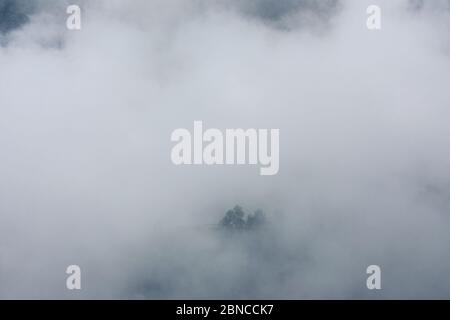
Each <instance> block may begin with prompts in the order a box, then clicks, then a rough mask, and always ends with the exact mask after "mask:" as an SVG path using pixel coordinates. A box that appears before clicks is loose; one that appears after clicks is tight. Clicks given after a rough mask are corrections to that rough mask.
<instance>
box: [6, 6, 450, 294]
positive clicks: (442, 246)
mask: <svg viewBox="0 0 450 320" xmlns="http://www.w3.org/2000/svg"><path fill="white" fill-rule="evenodd" d="M30 2H31V1H21V0H0V284H1V285H0V298H4V299H10V298H25V299H28V298H44V299H47V298H68V299H78V298H95V299H97V298H120V299H122V298H123V299H125V298H179V299H183V298H239V299H240V298H243V299H244V298H245V299H259V298H289V299H301V298H324V299H328V298H338V299H340V298H351V299H378V298H403V299H406V298H426V299H428V298H450V282H449V281H448V280H447V275H448V272H449V270H450V232H449V230H450V166H449V163H450V149H449V146H450V126H449V123H450V122H449V119H450V108H449V106H450V94H449V91H448V84H449V82H450V72H449V70H450V4H449V2H448V1H446V0H439V1H437V0H436V1H435V0H429V1H426V0H423V1H419V0H414V1H407V0H378V1H375V2H377V3H376V4H377V5H379V6H380V7H381V8H382V29H381V30H379V31H369V30H368V29H367V27H366V19H367V14H366V8H367V7H368V6H369V5H371V4H374V3H373V2H374V1H366V0H323V1H310V0H278V1H275V0H274V1H271V0H241V1H238V0H232V1H225V0H212V1H208V0H150V1H149V0H134V1H125V0H92V1H87V0H84V1H81V0H79V1H70V2H69V1H51V0H40V1H33V2H32V3H33V4H30ZM74 2H77V3H78V4H79V5H80V6H81V8H82V29H81V30H79V31H69V30H67V28H66V18H67V14H66V6H67V5H68V4H72V3H74ZM196 120H201V121H203V124H204V126H206V127H210V128H219V129H223V130H225V129H226V128H268V129H270V128H277V129H280V170H279V173H278V174H277V175H274V176H260V175H259V174H258V169H257V168H256V167H254V166H250V165H239V166H233V165H229V166H227V165H224V166H219V165H217V166H195V165H192V166H175V165H174V164H173V163H172V162H171V160H170V152H171V149H172V147H173V143H172V142H171V141H170V135H171V132H172V131H173V130H175V129H177V128H187V129H189V130H192V126H193V122H194V121H196ZM235 205H240V206H242V208H243V210H245V212H247V213H252V212H254V211H255V210H257V209H259V208H260V209H262V210H263V211H264V213H265V217H266V222H265V224H264V226H263V227H262V228H261V229H258V230H244V231H242V232H226V231H225V232H224V231H223V230H219V229H218V228H217V225H218V224H219V222H220V221H221V219H222V218H223V217H224V216H225V214H226V212H227V210H229V209H231V208H233V207H234V206H235ZM71 264H76V265H79V266H80V267H81V270H82V290H74V291H69V290H67V289H66V286H65V284H66V277H67V274H66V273H65V271H66V268H67V266H68V265H71ZM372 264H375V265H379V266H380V267H381V269H382V290H374V291H369V290H367V288H366V278H367V274H366V268H367V266H369V265H372Z"/></svg>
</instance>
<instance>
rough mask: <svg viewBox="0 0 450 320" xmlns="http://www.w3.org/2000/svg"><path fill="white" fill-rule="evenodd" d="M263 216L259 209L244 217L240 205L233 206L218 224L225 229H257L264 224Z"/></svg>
mask: <svg viewBox="0 0 450 320" xmlns="http://www.w3.org/2000/svg"><path fill="white" fill-rule="evenodd" d="M264 223H265V216H264V213H263V212H262V211H261V210H256V211H255V213H254V214H249V215H247V217H245V212H244V211H243V210H242V208H241V207H240V206H235V207H234V208H233V209H232V210H228V211H227V213H226V214H225V217H223V219H222V220H221V221H220V223H219V226H220V227H221V228H222V229H226V230H236V231H238V230H250V229H257V228H259V227H261V226H262V225H264Z"/></svg>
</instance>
